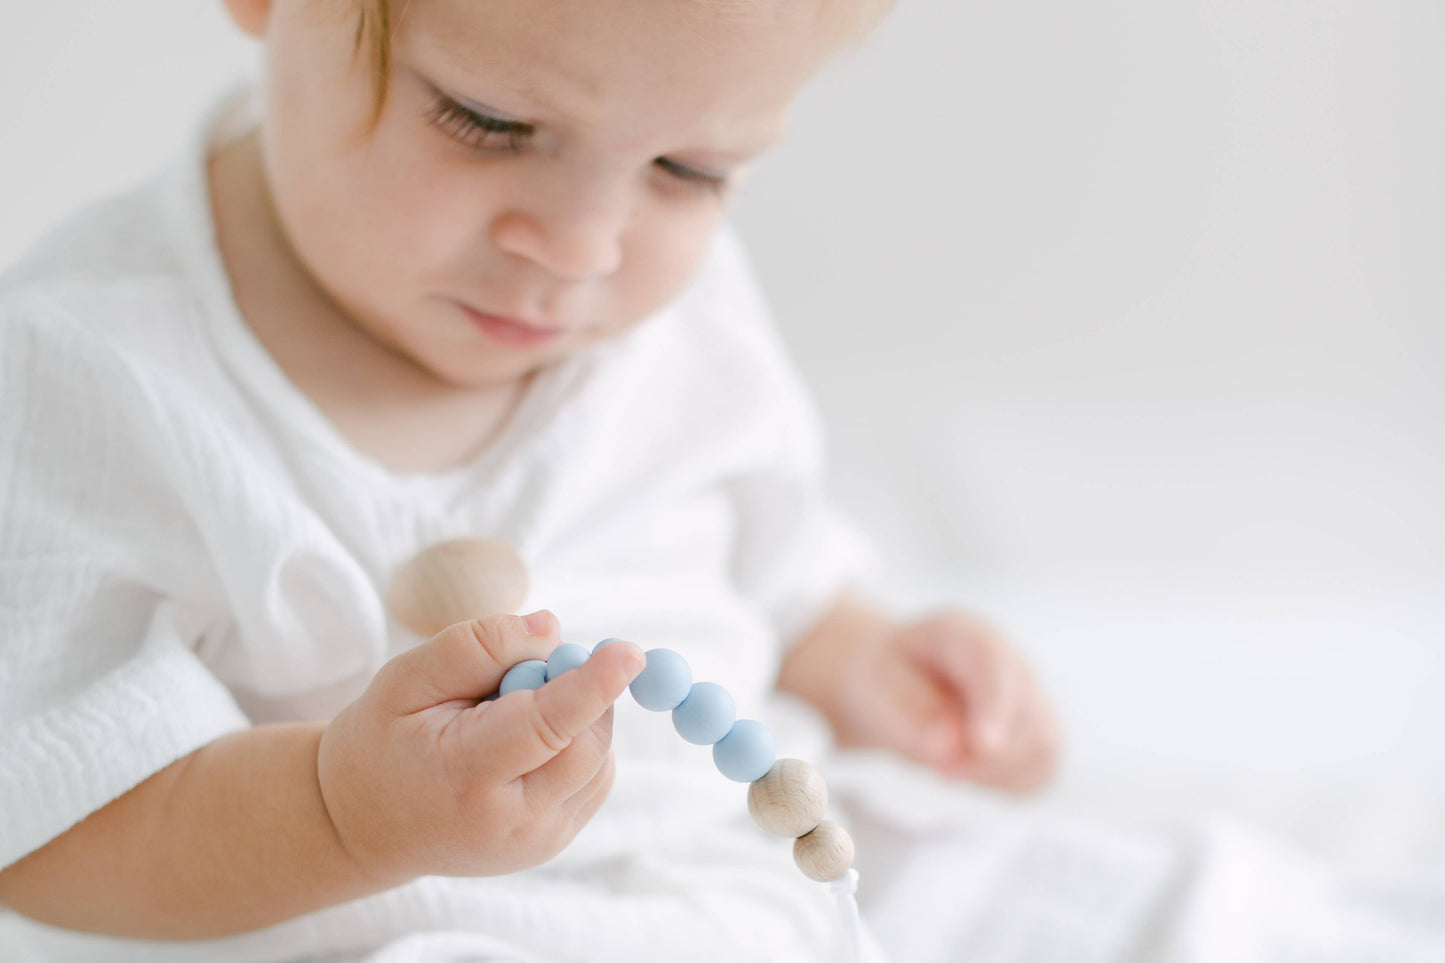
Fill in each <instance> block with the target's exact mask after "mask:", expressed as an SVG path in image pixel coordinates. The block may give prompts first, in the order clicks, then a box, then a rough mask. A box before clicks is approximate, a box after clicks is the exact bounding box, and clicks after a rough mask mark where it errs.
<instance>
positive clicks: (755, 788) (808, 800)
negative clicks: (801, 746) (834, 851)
mask: <svg viewBox="0 0 1445 963" xmlns="http://www.w3.org/2000/svg"><path fill="white" fill-rule="evenodd" d="M827 808H828V784H827V783H825V782H824V781H823V776H822V774H821V773H819V772H818V770H816V769H814V768H813V767H812V766H810V765H808V764H807V763H806V762H804V761H803V760H801V759H779V760H778V761H777V762H775V763H773V768H771V769H769V770H768V771H767V774H766V775H764V776H763V777H762V778H761V779H757V780H755V781H754V782H753V784H752V785H751V786H749V787H748V812H750V813H752V814H753V822H755V823H757V824H758V825H759V826H761V827H762V828H763V831H764V832H768V833H772V834H773V835H774V836H787V837H789V838H792V837H795V836H801V835H803V834H804V833H806V832H808V831H810V830H811V829H812V828H813V827H814V826H816V825H818V823H819V821H821V820H822V818H823V813H824V811H825V810H827Z"/></svg>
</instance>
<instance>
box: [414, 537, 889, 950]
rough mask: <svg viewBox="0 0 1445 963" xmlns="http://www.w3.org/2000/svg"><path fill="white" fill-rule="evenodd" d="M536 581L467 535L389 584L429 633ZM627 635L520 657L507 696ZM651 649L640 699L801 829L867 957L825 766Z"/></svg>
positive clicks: (786, 829) (814, 865) (847, 840)
mask: <svg viewBox="0 0 1445 963" xmlns="http://www.w3.org/2000/svg"><path fill="white" fill-rule="evenodd" d="M526 586H527V572H526V567H525V566H524V565H523V563H522V560H521V559H520V558H518V557H517V554H516V553H515V552H514V551H512V549H511V548H510V547H508V546H507V545H504V544H502V543H501V542H495V541H489V540H484V539H459V540H456V541H451V542H443V543H441V544H439V545H434V546H432V547H431V548H429V549H427V550H426V551H423V552H422V553H420V554H419V555H417V556H416V557H415V558H413V559H412V560H411V561H410V562H408V563H407V564H406V565H404V566H402V567H401V569H399V570H398V572H397V574H396V575H395V577H394V578H393V579H392V583H391V586H390V588H389V589H388V592H387V605H388V607H389V608H390V610H391V613H392V616H393V618H395V619H396V620H397V621H398V622H400V623H401V624H402V625H405V626H406V627H407V628H409V629H411V630H412V631H414V632H416V633H417V634H418V635H423V636H429V635H435V634H436V633H438V632H440V631H441V630H442V629H444V628H446V627H447V626H449V625H454V624H455V623H457V622H463V621H466V620H468V619H473V618H479V617H482V616H486V615H494V614H497V613H502V612H506V613H513V612H515V611H516V609H517V607H518V606H519V605H521V603H522V601H523V599H524V598H525V596H526ZM618 641H621V640H619V639H604V640H602V641H601V642H599V643H597V645H596V646H594V647H593V649H592V652H589V651H588V650H587V649H585V648H583V647H582V646H580V645H574V644H571V643H563V644H562V645H559V646H557V648H555V649H553V650H552V652H551V654H550V656H549V658H548V659H547V660H546V661H542V660H540V659H528V660H527V661H525V662H518V663H517V664H516V665H514V666H512V667H511V668H510V669H508V670H507V672H506V673H505V674H504V675H503V676H502V682H501V685H500V687H499V688H498V690H497V691H498V695H499V696H505V695H507V694H508V693H510V692H515V691H517V690H519V689H540V688H541V687H542V686H544V685H546V684H547V683H548V682H550V681H551V680H553V679H555V678H557V677H558V676H559V675H561V674H562V673H564V672H567V671H569V670H571V669H575V668H577V667H578V666H580V665H582V663H584V662H586V661H587V659H589V658H590V657H591V655H592V653H593V652H596V651H597V650H598V649H600V648H602V647H603V646H604V645H608V644H609V643H612V642H618ZM646 655H647V665H646V667H644V668H643V670H642V671H641V672H640V673H639V674H638V675H637V677H636V678H634V679H633V680H632V683H631V685H629V686H628V689H629V691H631V693H632V698H633V699H634V700H636V702H637V704H638V705H640V706H642V707H643V708H644V709H650V710H651V711H653V712H671V713H672V724H673V727H674V728H675V729H677V732H678V735H680V736H682V738H683V739H685V740H687V741H688V742H690V743H692V744H693V745H697V746H712V758H713V764H714V765H715V766H717V769H718V771H719V772H721V773H722V774H723V775H724V776H726V777H727V778H728V779H731V780H733V781H734V782H741V783H748V784H749V786H748V811H749V812H750V813H751V814H752V817H753V821H754V822H755V823H757V824H758V826H759V827H761V828H762V829H763V831H764V832H767V833H769V834H771V835H774V836H783V837H789V838H792V839H793V861H794V862H795V863H797V865H798V868H799V869H801V870H802V871H803V873H804V874H805V875H806V876H808V877H809V878H810V879H814V880H817V881H818V882H822V883H828V884H829V887H830V889H831V890H832V891H833V893H834V895H835V896H836V897H837V899H838V909H839V912H840V914H841V915H842V918H843V922H844V934H845V936H846V937H847V939H848V944H849V947H850V949H851V951H852V956H853V959H855V960H859V959H861V945H860V939H859V932H858V930H859V923H858V904H857V902H856V901H855V900H854V896H853V894H854V893H855V892H857V888H858V871H857V870H855V869H853V868H852V867H853V840H852V838H851V837H850V836H849V835H848V833H847V831H845V830H844V829H843V827H841V826H839V825H838V824H837V823H835V822H832V821H830V820H827V819H824V818H823V813H824V811H825V810H826V809H827V806H828V787H827V785H826V783H825V782H824V781H823V777H822V775H821V774H820V773H819V772H818V770H816V769H814V768H813V767H812V766H810V765H808V764H807V763H806V762H803V761H802V760H800V759H778V758H777V748H776V744H775V742H774V740H773V734H772V733H771V732H770V731H769V730H768V728H767V726H765V725H763V724H762V723H761V722H758V721H757V720H755V719H739V718H737V707H736V704H735V703H734V701H733V697H732V696H731V695H730V694H729V693H728V691H727V690H726V689H724V688H723V687H722V686H720V685H718V684H717V683H715V682H694V681H693V679H692V668H691V667H690V666H689V665H688V664H687V660H686V659H684V658H683V657H682V656H681V655H679V654H678V653H676V652H674V651H672V650H671V649H650V650H649V651H648V652H647V653H646Z"/></svg>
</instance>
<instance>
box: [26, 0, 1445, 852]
mask: <svg viewBox="0 0 1445 963" xmlns="http://www.w3.org/2000/svg"><path fill="white" fill-rule="evenodd" d="M5 7H6V9H5V11H4V12H3V14H0V91H3V94H4V96H3V98H0V184H3V188H0V265H3V264H4V263H7V262H9V261H10V260H12V259H13V258H14V257H15V256H16V255H17V254H18V253H19V252H20V251H21V250H22V248H23V247H24V245H25V244H26V242H27V239H29V238H30V237H32V236H34V235H35V234H36V233H37V232H39V231H40V230H42V229H43V228H44V227H45V226H46V225H48V224H50V223H52V222H53V221H54V220H56V219H57V218H58V217H59V216H61V215H63V214H64V213H65V212H67V211H69V210H71V209H73V208H75V207H77V206H79V205H81V204H83V203H84V202H86V201H88V200H90V199H92V198H94V197H96V196H98V195H101V194H104V193H107V192H110V191H113V190H117V189H120V188H123V187H125V186H127V185H129V184H131V183H133V182H134V181H135V180H137V179H138V178H140V177H142V176H144V175H145V174H147V173H149V172H150V171H152V170H153V169H155V168H156V167H158V166H159V165H160V164H162V163H163V162H164V161H165V160H166V159H167V158H168V157H169V156H170V155H171V153H172V152H173V151H174V150H175V149H176V148H177V147H178V145H179V143H180V141H181V138H182V137H183V135H184V132H185V130H186V129H187V127H188V126H189V125H190V124H191V123H192V121H193V119H194V117H195V116H196V115H197V114H198V112H199V111H200V110H201V109H202V107H203V106H204V105H205V104H206V103H207V102H208V101H209V100H210V99H211V97H212V96H213V94H214V93H215V92H216V91H217V90H218V89H219V88H221V87H222V86H225V85H227V84H228V83H230V82H231V81H232V80H233V79H234V78H235V77H236V76H237V75H239V74H242V73H244V72H246V71H247V70H249V69H251V65H252V62H253V60H254V56H255V54H254V50H253V48H252V46H251V45H250V44H249V43H247V42H245V41H244V40H242V39H241V38H240V36H239V35H238V34H236V33H235V32H234V31H233V29H232V28H231V27H230V26H229V24H228V23H227V22H226V20H225V18H224V16H223V14H222V12H221V9H220V4H219V2H218V0H206V2H199V3H198V2H196V0H131V2H128V3H125V4H116V3H109V2H105V0H51V2H48V3H23V4H22V3H19V2H16V0H9V2H7V3H6V5H5ZM1442 41H1445V5H1442V4H1440V3H1439V2H1436V0H1414V2H1394V0H1372V2H1369V3H1360V2H1345V0H1308V2H1306V0H1178V2H1167V3H1146V2H1137V0H1133V2H1130V0H1098V2H1094V3H1088V4H1078V3H1070V2H1065V0H1034V2H1028V3H1009V4H985V3H975V4H956V3H945V2H938V0H901V2H900V4H899V7H898V9H897V10H896V11H895V12H894V14H893V15H892V17H891V19H889V20H888V21H887V22H886V23H885V24H884V26H883V27H882V29H881V30H880V31H879V33H878V34H877V35H876V36H875V37H874V38H873V39H872V41H871V42H870V43H869V44H868V45H867V46H865V47H864V48H863V50H862V51H861V52H860V53H858V54H856V55H854V56H851V57H847V58H845V59H843V60H840V61H839V62H838V63H837V64H835V65H834V66H833V67H832V68H831V69H830V70H829V71H828V72H827V73H826V74H825V75H824V76H822V77H821V78H820V79H819V81H818V82H817V84H816V85H815V86H814V87H813V88H812V89H811V90H810V92H809V93H808V94H807V95H805V97H804V99H803V101H802V103H800V105H799V108H798V110H797V112H796V117H795V123H794V134H793V137H792V139H791V141H790V142H788V143H786V144H785V145H784V146H783V147H782V148H780V149H779V150H778V151H777V152H776V154H775V155H774V156H773V157H771V158H770V159H769V160H768V161H767V162H765V163H764V164H763V166H762V168H761V169H760V170H759V171H758V173H757V175H756V176H755V178H754V180H753V182H752V183H751V185H750V186H749V189H748V192H747V193H746V195H745V196H744V198H743V201H742V203H741V206H740V208H739V211H738V218H737V219H738V222H739V223H740V225H741V227H742V229H743V232H744V233H745V235H746V236H747V237H748V239H749V240H750V242H751V244H752V246H753V250H754V254H755V257H756V260H757V263H758V267H759V270H760V272H761V274H762V276H763V279H764V282H765V284H766V286H767V288H768V290H769V292H770V294H771V295H772V297H773V299H774V304H775V307H776V310H777V313H778V315H779V318H780V322H781V324H782V326H783V329H784V332H785V334H786V335H787V337H788V339H789V340H790V342H791V343H792V345H793V346H794V349H795V351H796V355H797V358H798V361H799V363H800V365H801V366H802V368H803V369H804V371H805V372H806V374H807V375H808V377H809V379H810V381H811V382H812V384H813V386H814V387H815V389H816V392H817V396H818V398H819V401H820V403H821V406H822V409H823V413H824V417H825V418H826V420H827V423H828V426H829V431H830V437H831V444H832V457H833V478H834V488H835V491H836V493H837V495H838V498H839V499H840V501H841V502H842V503H843V504H844V505H845V506H846V507H847V508H849V509H850V510H851V511H852V513H853V514H854V515H855V517H857V518H858V519H859V520H860V522H861V523H862V525H863V526H864V527H865V528H866V529H867V530H868V531H869V532H870V533H871V534H872V535H873V537H874V539H875V541H876V544H877V546H878V548H879V552H880V556H881V558H882V560H883V562H884V567H883V572H882V574H881V575H880V577H879V580H878V581H877V583H876V584H875V585H873V586H872V588H873V590H874V592H875V593H876V594H878V595H880V596H882V597H884V598H886V599H888V600H889V601H891V602H892V603H893V604H895V605H897V606H900V607H903V608H905V609H907V610H910V611H912V610H916V609H918V608H919V607H921V606H926V605H930V604H935V603H938V602H942V601H954V602H958V603H963V604H969V605H976V606H979V607H981V608H983V609H984V610H986V611H988V612H990V613H992V614H994V615H995V616H996V618H997V619H998V621H1000V622H1001V623H1002V624H1003V625H1004V626H1006V627H1007V628H1008V629H1009V630H1011V632H1012V633H1013V634H1014V635H1015V636H1016V637H1017V639H1018V640H1019V641H1020V642H1021V644H1022V645H1024V646H1025V648H1026V649H1027V651H1028V653H1029V655H1030V657H1031V659H1032V661H1033V662H1034V663H1035V664H1036V665H1037V667H1038V669H1039V671H1040V673H1041V674H1042V675H1043V676H1044V678H1045V680H1046V683H1047V685H1048V687H1049V689H1050V690H1051V692H1052V693H1053V695H1054V696H1055V698H1056V699H1057V700H1058V703H1059V705H1060V708H1061V714H1062V716H1063V718H1064V722H1065V727H1066V732H1067V735H1068V737H1069V754H1068V760H1067V767H1066V773H1065V778H1064V780H1063V781H1062V783H1061V785H1060V787H1059V789H1058V790H1057V792H1058V793H1059V794H1060V795H1061V796H1064V797H1067V796H1068V794H1069V793H1070V792H1073V793H1075V794H1076V797H1077V798H1080V799H1103V798H1105V797H1106V796H1108V797H1109V798H1111V799H1112V800H1113V801H1114V802H1115V803H1117V802H1118V801H1119V800H1120V799H1123V798H1126V797H1127V798H1128V799H1143V800H1149V799H1151V798H1157V799H1158V800H1159V801H1160V802H1161V804H1165V805H1174V804H1176V803H1179V802H1186V803H1188V804H1189V805H1197V806H1208V807H1216V808H1222V809H1233V810H1234V811H1237V812H1238V813H1239V814H1241V815H1244V816H1247V817H1249V818H1252V819H1255V820H1257V821H1261V822H1264V823H1266V824H1271V825H1272V827H1273V828H1275V829H1278V830H1280V831H1282V832H1285V833H1288V834H1290V835H1292V836H1293V837H1294V838H1295V839H1296V840H1298V841H1302V842H1305V843H1314V844H1316V845H1327V846H1332V847H1334V848H1335V850H1336V851H1347V850H1350V849H1351V848H1353V850H1354V853H1353V854H1354V855H1361V854H1363V855H1365V856H1367V857H1370V856H1382V855H1383V856H1388V855H1391V854H1394V855H1398V853H1396V852H1395V850H1401V849H1405V848H1409V847H1412V846H1415V845H1416V844H1417V843H1418V842H1419V834H1418V832H1413V830H1418V829H1419V828H1420V826H1421V824H1422V821H1428V820H1427V817H1429V816H1431V814H1433V813H1434V812H1435V809H1434V808H1433V803H1434V802H1436V801H1439V800H1442V799H1445V748H1442V736H1445V698H1442V693H1445V508H1442V505H1441V493H1442V492H1445V323H1442V318H1445V186H1442V185H1445V178H1442V176H1441V174H1442V171H1445V58H1442V57H1441V55H1440V50H1441V47H1442ZM1434 818H1436V819H1437V820H1438V817H1434ZM1412 819H1413V820H1414V821H1413V822H1412ZM1401 827H1407V828H1406V829H1402V828H1401ZM1410 827H1413V830H1411V831H1407V829H1409V828H1410ZM1412 832H1413V835H1412Z"/></svg>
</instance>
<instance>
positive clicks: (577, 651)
mask: <svg viewBox="0 0 1445 963" xmlns="http://www.w3.org/2000/svg"><path fill="white" fill-rule="evenodd" d="M590 657H591V653H589V652H588V651H587V650H586V649H584V648H582V646H580V645H573V644H572V643H571V642H563V643H562V644H561V645H559V646H557V648H555V649H553V650H552V653H551V655H548V656H547V681H548V682H551V681H552V680H553V679H555V678H557V676H559V675H561V674H562V673H563V672H566V671H567V670H568V669H575V668H577V667H578V666H579V665H581V664H582V663H583V662H586V661H587V660H588V658H590Z"/></svg>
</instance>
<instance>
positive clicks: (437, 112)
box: [427, 96, 728, 194]
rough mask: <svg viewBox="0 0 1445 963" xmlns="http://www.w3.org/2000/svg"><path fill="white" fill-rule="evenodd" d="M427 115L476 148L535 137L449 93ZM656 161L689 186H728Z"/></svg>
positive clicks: (509, 146) (516, 144)
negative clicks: (494, 141)
mask: <svg viewBox="0 0 1445 963" xmlns="http://www.w3.org/2000/svg"><path fill="white" fill-rule="evenodd" d="M427 119H428V120H429V121H431V122H432V123H433V124H436V125H437V126H438V127H440V128H441V129H442V130H444V131H446V132H447V133H448V134H449V135H451V137H452V138H454V139H455V140H457V141H458V142H460V143H462V144H465V145H466V146H468V147H471V148H473V149H475V150H494V151H502V152H504V153H516V152H517V151H519V150H521V149H522V148H523V147H524V146H526V142H527V138H529V137H531V136H532V134H533V132H534V130H535V128H533V127H532V125H531V124H522V123H518V122H517V121H513V120H502V119H501V118H498V117H491V116H489V115H487V114H481V113H478V112H477V111H475V110H472V109H471V108H470V107H464V106H462V105H461V104H459V103H457V102H456V101H455V100H452V99H451V98H450V97H446V96H442V97H439V98H438V99H437V101H436V103H435V104H434V105H433V106H432V108H431V110H429V111H428V112H427ZM497 137H504V138H505V139H506V142H505V143H504V144H494V143H492V141H493V140H494V139H495V138H497ZM653 163H654V164H656V165H657V166H658V168H659V169H661V170H663V171H665V172H667V173H668V174H669V175H671V176H672V177H673V178H675V179H676V180H678V181H680V182H682V183H683V184H686V185H688V186H689V187H696V188H698V189H700V190H707V191H711V192H713V193H716V194H721V193H723V192H724V191H725V190H726V189H727V186H728V181H727V178H725V177H718V176H716V175H713V174H704V173H703V172H702V171H699V170H694V169H693V168H691V167H686V166H684V165H682V164H679V163H677V162H676V161H671V160H668V159H667V158H666V157H659V158H657V159H656V160H655V161H653Z"/></svg>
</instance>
